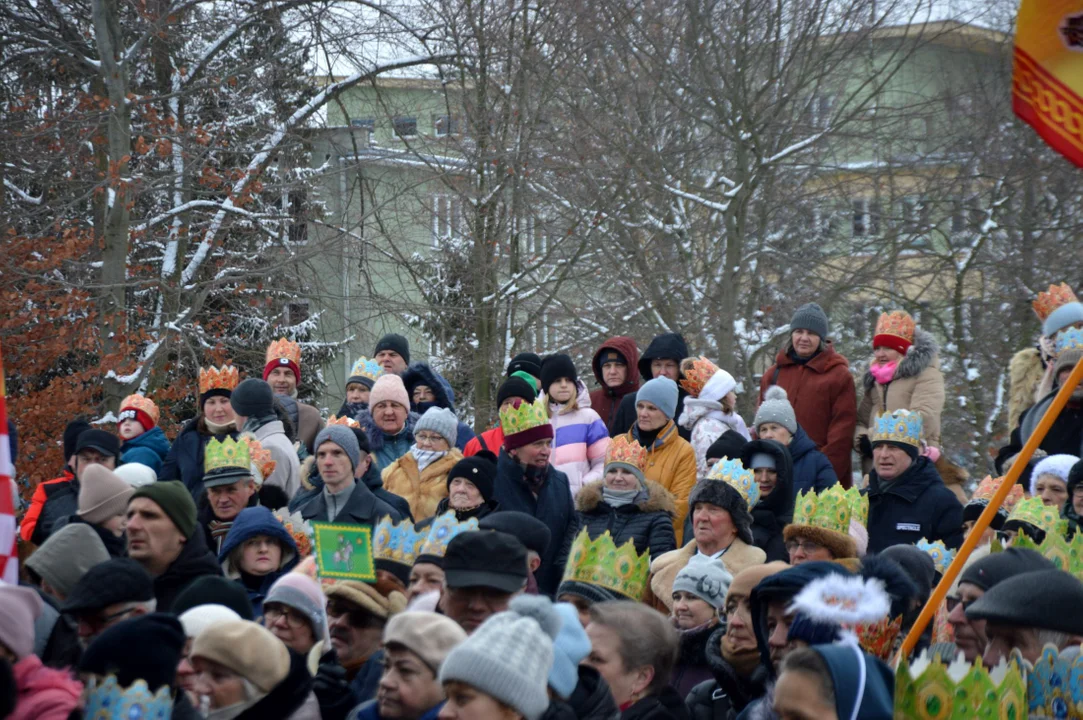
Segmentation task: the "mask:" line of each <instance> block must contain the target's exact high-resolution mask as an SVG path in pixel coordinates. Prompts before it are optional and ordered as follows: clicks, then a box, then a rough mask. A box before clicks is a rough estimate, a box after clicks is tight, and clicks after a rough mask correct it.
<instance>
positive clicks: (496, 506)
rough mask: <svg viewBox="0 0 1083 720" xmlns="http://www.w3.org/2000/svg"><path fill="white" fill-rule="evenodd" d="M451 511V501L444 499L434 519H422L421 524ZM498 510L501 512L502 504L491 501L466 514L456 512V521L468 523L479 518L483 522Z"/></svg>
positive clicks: (433, 516)
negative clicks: (483, 519)
mask: <svg viewBox="0 0 1083 720" xmlns="http://www.w3.org/2000/svg"><path fill="white" fill-rule="evenodd" d="M449 509H450V505H449V499H448V498H444V499H443V500H441V501H440V504H438V505H437V506H436V510H435V511H433V514H432V517H430V518H422V519H421V522H424V521H425V520H426V519H428V520H432V518H435V517H439V516H440V515H443V514H444V513H446V512H447V511H448V510H449ZM498 510H500V503H498V502H496V501H495V500H490V501H489V502H484V503H482V504H481V505H478V506H477V507H476V508H474V509H473V510H467V511H465V512H459V511H458V510H456V511H455V519H456V520H457V521H458V522H466V521H467V520H469V519H470V518H477V519H478V520H481V519H482V518H483V517H485V516H486V515H492V514H493V513H494V512H497V511H498ZM419 525H420V523H419Z"/></svg>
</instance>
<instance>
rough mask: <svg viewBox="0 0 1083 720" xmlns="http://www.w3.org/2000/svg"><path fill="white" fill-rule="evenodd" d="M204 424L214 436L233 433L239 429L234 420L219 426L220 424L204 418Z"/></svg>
mask: <svg viewBox="0 0 1083 720" xmlns="http://www.w3.org/2000/svg"><path fill="white" fill-rule="evenodd" d="M203 424H204V425H206V426H207V429H208V430H210V431H211V433H212V434H214V435H221V434H223V433H228V432H233V431H234V430H236V429H237V426H236V421H234V420H230V421H229V422H228V423H226V424H225V425H219V424H218V423H213V422H211V421H210V420H208V419H207V418H203Z"/></svg>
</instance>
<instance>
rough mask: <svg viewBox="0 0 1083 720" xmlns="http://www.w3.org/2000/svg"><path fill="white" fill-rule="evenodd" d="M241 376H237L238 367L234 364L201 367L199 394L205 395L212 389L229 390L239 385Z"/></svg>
mask: <svg viewBox="0 0 1083 720" xmlns="http://www.w3.org/2000/svg"><path fill="white" fill-rule="evenodd" d="M239 380H240V378H239V377H238V376H237V368H235V367H233V366H232V365H224V366H223V367H220V368H216V367H209V368H200V369H199V394H200V395H203V394H204V393H208V392H210V391H211V390H229V391H230V392H232V391H233V388H235V387H237V383H238V381H239Z"/></svg>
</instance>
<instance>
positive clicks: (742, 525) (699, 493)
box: [688, 480, 752, 545]
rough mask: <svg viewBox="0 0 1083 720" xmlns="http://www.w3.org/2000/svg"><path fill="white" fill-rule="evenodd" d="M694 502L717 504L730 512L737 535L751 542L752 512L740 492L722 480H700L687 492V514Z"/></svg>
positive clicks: (690, 513)
mask: <svg viewBox="0 0 1083 720" xmlns="http://www.w3.org/2000/svg"><path fill="white" fill-rule="evenodd" d="M696 503H709V504H711V505H717V506H718V507H720V508H722V509H723V510H725V511H727V512H728V513H729V514H730V517H731V518H733V524H734V526H735V527H736V528H737V535H738V537H740V538H741V539H742V540H744V541H745V542H746V543H748V544H749V545H751V544H752V513H750V512H749V510H748V503H747V502H745V499H744V498H743V497H741V493H739V492H737V490H736V489H735V488H734V487H733V486H732V485H730V484H729V483H727V482H724V481H722V480H700V481H699V482H697V483H696V485H695V487H693V488H692V492H691V493H689V494H688V514H689V516H691V515H692V513H693V511H694V510H695V509H696Z"/></svg>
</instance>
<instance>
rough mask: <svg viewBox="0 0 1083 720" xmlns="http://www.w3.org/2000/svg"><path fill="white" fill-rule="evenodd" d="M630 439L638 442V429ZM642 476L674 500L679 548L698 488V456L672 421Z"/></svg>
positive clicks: (630, 433)
mask: <svg viewBox="0 0 1083 720" xmlns="http://www.w3.org/2000/svg"><path fill="white" fill-rule="evenodd" d="M628 439H629V440H635V441H636V442H639V425H638V424H636V425H635V426H634V427H633V428H632V429H631V430H629V431H628ZM643 475H644V476H645V477H646V478H647V479H648V480H653V481H654V482H656V483H658V484H659V485H661V486H662V487H664V488H665V489H666V490H668V491H669V494H670V495H672V496H673V505H674V507H675V508H676V514H675V515H674V516H673V533H674V535H676V537H677V544H678V545H680V544H681V542H682V539H683V537H684V518H685V516H686V515H688V494H689V493H691V492H692V486H693V485H695V484H696V453H695V452H693V451H692V446H691V445H689V444H688V441H687V440H685V439H684V438H682V437H681V436H680V435H679V434H677V425H676V424H675V423H674V422H673V421H672V420H670V421H669V423H668V424H666V426H665V427H663V428H662V430H661V432H659V433H658V437H657V438H656V439H655V441H654V444H653V445H651V447H649V448H647V467H646V468H645V469H644V471H643Z"/></svg>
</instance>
